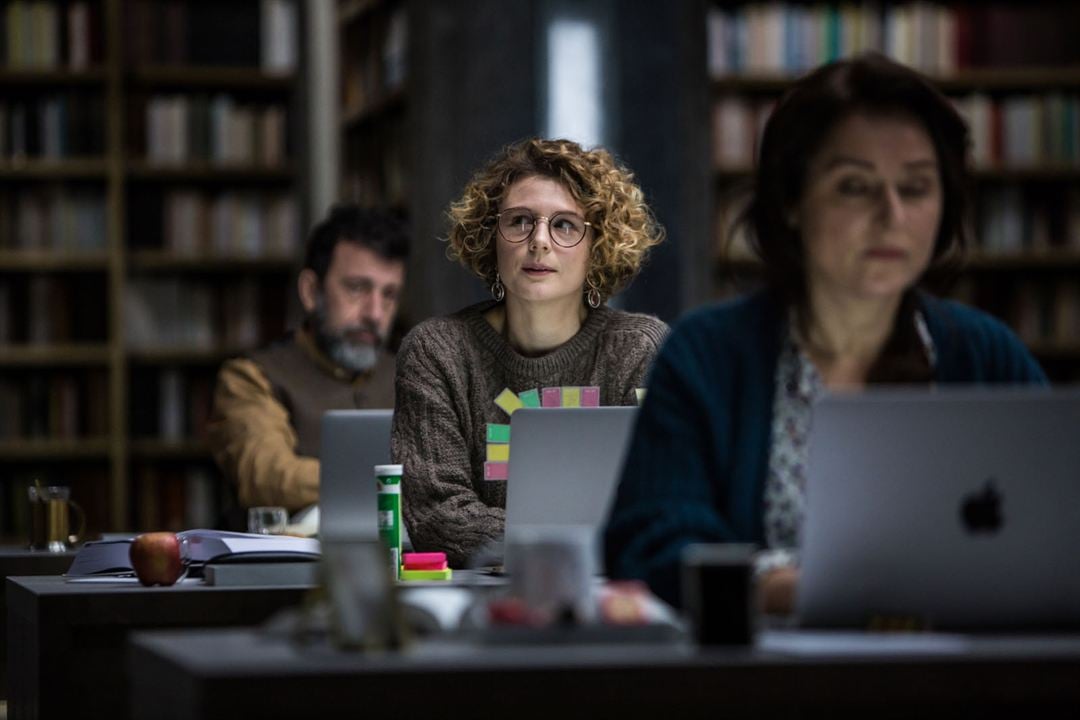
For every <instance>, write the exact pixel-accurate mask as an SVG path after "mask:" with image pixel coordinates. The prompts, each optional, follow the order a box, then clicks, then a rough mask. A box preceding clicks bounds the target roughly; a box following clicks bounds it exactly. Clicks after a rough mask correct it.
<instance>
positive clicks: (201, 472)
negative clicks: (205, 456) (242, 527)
mask: <svg viewBox="0 0 1080 720" xmlns="http://www.w3.org/2000/svg"><path fill="white" fill-rule="evenodd" d="M132 488H133V491H134V492H133V494H134V496H135V502H134V503H133V508H134V512H135V518H133V520H134V524H135V527H136V528H137V529H138V530H139V531H140V532H145V531H157V530H167V531H170V532H176V531H179V530H184V529H187V528H209V527H215V526H217V525H218V522H219V519H220V518H219V514H220V512H221V497H220V493H221V481H220V480H219V479H218V473H217V471H216V470H215V469H213V468H212V467H211V466H209V465H208V464H206V463H196V464H189V465H187V466H181V467H168V466H161V465H158V464H153V463H138V464H136V465H135V466H134V468H133V471H132Z"/></svg>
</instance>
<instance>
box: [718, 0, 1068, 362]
mask: <svg viewBox="0 0 1080 720" xmlns="http://www.w3.org/2000/svg"><path fill="white" fill-rule="evenodd" d="M1078 23H1080V8H1078V7H1077V6H1076V5H1075V4H1074V3H1069V2H1063V1H1059V2H1044V3H1034V4H1030V5H1022V4H1007V3H996V4H987V5H977V4H974V3H953V2H936V3H900V2H886V3H881V4H865V5H864V4H859V5H856V4H839V3H775V2H746V3H734V2H724V1H722V0H721V1H714V2H713V3H712V4H711V5H710V8H709V13H708V16H707V20H706V24H707V51H708V63H709V74H710V77H711V88H710V91H711V106H712V107H711V110H710V119H709V123H710V127H711V133H712V137H713V142H712V165H713V169H714V171H713V200H714V211H715V216H714V238H715V241H714V253H715V258H716V272H715V273H714V294H715V295H716V296H718V297H719V296H724V295H726V294H728V293H730V292H733V291H734V290H735V289H737V288H739V287H743V286H744V285H745V283H746V282H748V281H749V282H751V283H752V282H753V278H754V276H755V274H756V272H757V269H756V266H755V262H754V261H753V260H752V259H751V257H750V253H749V250H748V249H747V247H746V244H745V238H740V237H738V236H736V235H735V234H733V233H732V232H731V227H732V222H733V220H734V218H735V217H736V216H737V214H738V212H739V210H740V208H741V207H742V206H743V204H744V203H745V199H746V196H747V192H748V189H749V186H750V180H751V178H752V172H753V170H752V163H753V159H754V157H753V156H754V152H755V148H756V140H757V137H758V134H759V132H760V128H761V125H762V124H763V123H764V121H765V119H766V118H767V116H768V113H769V112H770V110H771V106H772V104H773V103H774V102H775V101H776V99H777V98H778V97H779V96H780V94H781V93H783V91H784V90H785V89H786V88H787V87H788V85H789V84H790V82H791V81H792V79H793V78H794V77H797V76H798V75H800V74H801V73H802V72H804V71H805V70H807V69H810V68H811V67H815V66H817V65H818V64H820V63H823V62H826V61H828V60H830V59H833V58H838V57H844V56H847V55H850V54H854V53H856V52H859V51H862V50H870V49H873V50H879V51H883V52H885V53H886V54H888V55H890V56H891V57H893V58H895V59H898V60H901V61H902V62H905V63H907V64H909V65H912V66H914V67H916V68H918V69H920V70H921V71H923V72H925V73H926V74H927V75H928V76H930V77H931V78H933V79H934V81H935V82H936V83H937V85H938V86H939V87H940V88H941V89H942V91H943V92H945V93H946V94H947V95H948V96H949V97H950V98H952V99H953V100H954V102H955V103H956V105H957V108H958V109H959V110H960V112H961V113H962V114H964V115H965V118H966V119H967V120H968V122H969V124H970V126H971V128H972V139H973V161H974V166H973V179H974V182H975V195H974V205H975V207H974V213H973V217H972V218H971V222H972V225H973V228H974V243H973V247H971V248H969V258H968V259H967V263H966V265H965V268H964V270H963V272H962V274H961V277H960V278H959V280H958V282H957V283H956V285H955V287H954V288H953V290H952V293H951V294H952V295H954V296H955V297H958V298H959V299H961V300H964V301H966V302H970V303H972V304H974V305H977V306H979V307H982V308H983V309H986V310H988V311H989V312H992V313H994V314H995V315H998V316H999V317H1001V318H1002V319H1003V320H1005V321H1006V322H1007V323H1009V324H1010V325H1011V326H1012V327H1013V328H1014V329H1015V330H1016V331H1017V332H1018V333H1019V334H1020V336H1021V337H1022V338H1023V339H1024V340H1025V342H1026V343H1027V344H1028V346H1029V347H1030V348H1031V350H1032V352H1033V353H1034V354H1035V355H1036V357H1037V358H1038V359H1039V360H1040V362H1041V363H1042V364H1043V366H1044V367H1045V368H1046V370H1047V372H1048V373H1049V374H1050V376H1051V379H1052V380H1054V381H1055V382H1060V383H1074V382H1080V49H1078V48H1077V47H1076V44H1075V42H1072V41H1071V40H1070V38H1069V37H1068V31H1067V30H1065V28H1075V27H1077V26H1078Z"/></svg>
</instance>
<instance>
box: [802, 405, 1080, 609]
mask: <svg viewBox="0 0 1080 720" xmlns="http://www.w3.org/2000/svg"><path fill="white" fill-rule="evenodd" d="M809 444H810V447H809V460H808V469H807V505H806V521H805V525H804V528H803V550H802V571H801V576H800V581H799V589H798V598H797V603H796V605H797V613H798V618H799V622H800V623H801V624H802V625H807V626H849V627H850V626H857V627H867V626H871V627H874V626H877V627H893V626H900V627H905V626H906V627H933V628H960V629H979V628H1000V627H1012V628H1023V627H1031V628H1035V627H1044V628H1045V627H1056V628H1060V627H1063V626H1075V625H1078V624H1080V393H1077V392H1075V391H1050V390H1044V389H1039V390H1034V389H1028V390H1022V389H1016V388H1014V389H997V390H991V389H956V390H952V389H940V390H937V391H933V392H927V391H922V392H917V393H916V392H913V391H907V392H900V391H891V392H874V393H864V394H859V395H847V396H845V395H837V396H832V397H829V398H826V399H824V400H822V401H821V402H819V403H818V404H817V405H815V407H814V415H813V423H812V429H811V432H810V440H809Z"/></svg>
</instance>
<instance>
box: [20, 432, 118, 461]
mask: <svg viewBox="0 0 1080 720" xmlns="http://www.w3.org/2000/svg"><path fill="white" fill-rule="evenodd" d="M109 450H110V443H109V439H108V438H84V439H77V440H59V439H52V438H27V439H18V440H0V459H2V460H8V461H11V460H33V461H37V462H41V461H48V460H89V459H95V460H106V459H108V457H109Z"/></svg>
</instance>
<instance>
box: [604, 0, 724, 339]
mask: <svg viewBox="0 0 1080 720" xmlns="http://www.w3.org/2000/svg"><path fill="white" fill-rule="evenodd" d="M618 7H619V13H618V16H617V32H616V34H615V36H616V39H617V42H618V49H617V51H616V53H615V54H616V57H617V59H618V74H619V83H620V94H619V124H618V127H619V131H618V135H617V138H616V140H615V143H616V147H615V149H616V151H617V152H618V154H619V156H620V157H621V158H622V159H623V160H624V161H625V162H626V163H627V164H628V165H629V166H630V167H631V168H633V170H634V171H635V172H636V174H637V177H638V180H639V182H640V184H641V186H642V188H643V189H644V191H645V194H646V197H647V198H648V200H649V202H650V204H651V206H652V208H653V210H654V211H655V212H656V215H657V217H658V218H659V219H660V221H661V222H662V223H663V225H664V227H665V228H666V229H667V233H668V239H667V242H666V243H664V244H663V245H661V246H659V247H658V248H656V249H655V251H654V253H653V255H652V259H651V261H650V262H649V264H648V265H647V266H646V268H645V270H644V272H642V274H641V276H640V277H638V279H637V280H636V281H635V282H634V284H633V285H631V286H630V288H629V289H628V290H627V291H626V292H624V293H623V296H622V299H621V302H622V305H623V307H624V308H625V309H627V310H638V311H643V312H650V313H654V314H657V315H659V316H660V317H661V318H663V319H664V320H667V321H668V322H671V321H672V320H674V319H675V318H676V317H677V316H678V315H679V314H680V313H681V312H682V311H684V310H687V309H689V308H691V307H693V306H695V305H698V304H700V303H702V302H704V301H705V300H706V299H707V298H708V297H709V290H708V283H709V271H710V268H711V256H710V253H709V247H710V241H709V239H710V235H711V229H710V228H711V226H712V222H711V218H710V212H709V206H710V194H709V187H710V184H709V183H710V172H709V136H708V117H709V104H708V103H709V83H708V77H707V70H706V59H705V10H706V8H705V3H704V2H703V0H685V1H683V0H680V2H670V3H668V2H651V1H650V0H624V1H623V2H620V3H619V6H618Z"/></svg>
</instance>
